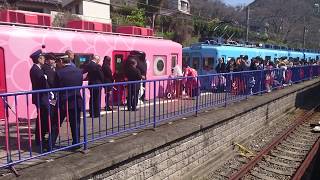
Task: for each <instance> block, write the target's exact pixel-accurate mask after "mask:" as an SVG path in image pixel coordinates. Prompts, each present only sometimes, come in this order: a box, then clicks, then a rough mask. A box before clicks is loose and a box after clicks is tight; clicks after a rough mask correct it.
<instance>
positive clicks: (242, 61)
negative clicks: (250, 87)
mask: <svg viewBox="0 0 320 180" xmlns="http://www.w3.org/2000/svg"><path fill="white" fill-rule="evenodd" d="M303 65H320V60H310V61H306V60H299V59H294V58H289V59H288V58H287V57H282V58H279V59H275V61H271V60H270V59H263V58H261V57H255V58H252V59H251V61H249V59H248V56H240V57H238V58H236V59H235V58H229V59H228V61H227V62H226V61H225V59H224V58H220V59H219V60H218V65H217V66H216V68H215V70H216V72H217V73H228V72H239V71H249V70H270V69H275V68H287V67H296V66H303Z"/></svg>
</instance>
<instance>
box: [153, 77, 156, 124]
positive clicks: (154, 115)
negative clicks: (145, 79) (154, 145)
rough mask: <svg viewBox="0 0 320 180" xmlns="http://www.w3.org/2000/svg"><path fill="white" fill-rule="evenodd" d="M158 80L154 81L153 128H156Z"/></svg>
mask: <svg viewBox="0 0 320 180" xmlns="http://www.w3.org/2000/svg"><path fill="white" fill-rule="evenodd" d="M156 87H157V81H154V82H153V128H156V115H157V113H156V103H157V91H156Z"/></svg>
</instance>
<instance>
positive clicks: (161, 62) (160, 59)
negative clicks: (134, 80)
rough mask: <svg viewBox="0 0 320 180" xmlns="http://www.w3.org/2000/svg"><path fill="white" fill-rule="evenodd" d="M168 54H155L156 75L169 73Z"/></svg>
mask: <svg viewBox="0 0 320 180" xmlns="http://www.w3.org/2000/svg"><path fill="white" fill-rule="evenodd" d="M166 67H167V56H153V72H154V75H155V76H163V75H166V74H167V68H166Z"/></svg>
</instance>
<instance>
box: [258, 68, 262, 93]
mask: <svg viewBox="0 0 320 180" xmlns="http://www.w3.org/2000/svg"><path fill="white" fill-rule="evenodd" d="M262 77H263V70H260V85H259V94H260V95H262V84H263V82H262V80H263V78H262Z"/></svg>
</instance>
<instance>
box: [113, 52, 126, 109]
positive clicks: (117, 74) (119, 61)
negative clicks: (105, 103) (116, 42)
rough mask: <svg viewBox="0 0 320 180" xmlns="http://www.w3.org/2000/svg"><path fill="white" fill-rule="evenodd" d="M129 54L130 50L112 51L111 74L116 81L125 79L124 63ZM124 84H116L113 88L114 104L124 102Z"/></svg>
mask: <svg viewBox="0 0 320 180" xmlns="http://www.w3.org/2000/svg"><path fill="white" fill-rule="evenodd" d="M129 54H130V51H113V53H112V61H113V64H114V66H113V72H114V74H113V76H114V79H115V81H116V82H123V81H125V72H124V68H125V63H126V60H127V58H128V56H129ZM125 92H126V91H125V87H124V86H117V87H114V89H113V99H112V101H113V103H112V104H114V105H121V104H125V100H126V93H125Z"/></svg>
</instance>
